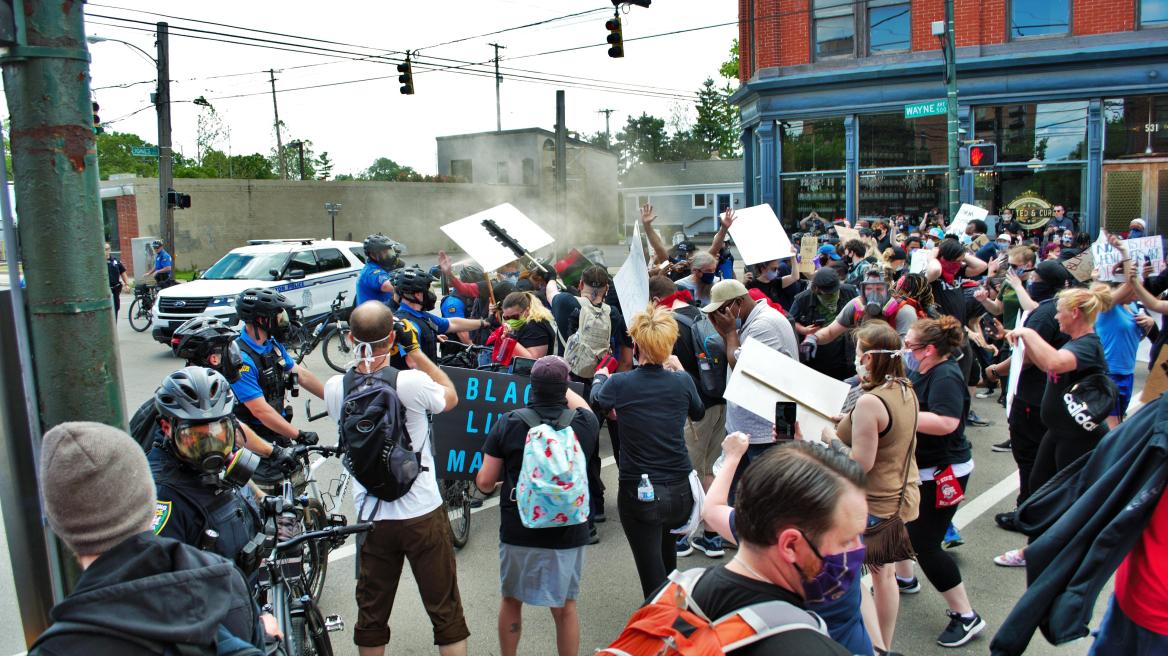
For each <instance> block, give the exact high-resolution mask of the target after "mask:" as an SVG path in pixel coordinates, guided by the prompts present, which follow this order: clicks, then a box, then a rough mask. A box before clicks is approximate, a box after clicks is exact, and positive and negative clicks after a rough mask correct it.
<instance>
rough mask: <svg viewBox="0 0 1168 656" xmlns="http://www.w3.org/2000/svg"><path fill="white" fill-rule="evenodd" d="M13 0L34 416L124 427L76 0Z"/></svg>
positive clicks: (11, 72) (15, 117)
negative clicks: (18, 27)
mask: <svg viewBox="0 0 1168 656" xmlns="http://www.w3.org/2000/svg"><path fill="white" fill-rule="evenodd" d="M23 4H24V8H23V11H21V9H20V8H19V7H20V3H17V7H18V8H17V12H18V14H20V15H22V16H23V19H24V28H25V35H26V38H25V40H24V42H23V44H22V45H18V46H14V47H12V48H10V49H9V51H8V54H7V55H5V56H4V57H2V58H0V66H2V68H3V76H4V91H5V95H6V96H7V100H8V111H9V114H10V116H11V117H12V126H11V133H10V139H11V148H12V170H13V179H14V181H15V186H16V205H17V208H18V209H19V216H20V224H19V226H18V236H19V239H20V260H21V262H22V264H23V265H24V274H25V295H24V299H25V308H24V310H25V315H26V317H27V322H28V333H29V342H30V344H31V351H32V354H31V355H32V369H33V381H34V383H35V386H36V412H37V414H38V415H39V422H36V423H38V424H39V429H40V432H41V433H43V432H44V431H46V430H48V429H49V428H52V427H53V426H56V425H57V424H60V423H62V422H66V421H82V420H84V421H96V422H101V423H104V424H108V425H110V426H117V427H119V428H122V429H123V430H124V429H125V428H126V418H125V411H124V407H125V404H124V403H123V392H122V375H121V366H120V364H119V362H118V355H117V340H116V335H115V326H114V318H113V299H112V297H111V295H110V288H109V284H108V281H107V276H106V269H105V262H104V256H103V253H102V242H103V241H104V238H105V234H104V228H103V223H102V215H101V200H100V194H99V189H98V188H99V184H98V173H97V145H96V138H95V135H94V133H93V111H92V107H91V105H90V102H91V101H90V80H89V52H88V50H87V49H86V45H85V26H84V19H83V17H82V12H81V8H82V4H81V3H79V2H73V1H70V0H57V1H55V2H50V1H40V0H24V2H23ZM18 20H19V18H18ZM37 451H38V452H39V447H38V449H37ZM58 564H59V568H58V569H59V570H60V571H58V572H54V575H55V576H57V575H59V576H60V579H58V580H59V581H60V586H61V587H60V589H58V591H57V594H58V595H59V594H60V593H61V592H64V593H68V592H69V591H70V590H72V589H73V587H74V585H75V584H76V581H77V577H78V575H79V570H78V569H77V568H76V564H75V563H74V562H73V561H72V559H71V558H63V559H61V560H60V561H58Z"/></svg>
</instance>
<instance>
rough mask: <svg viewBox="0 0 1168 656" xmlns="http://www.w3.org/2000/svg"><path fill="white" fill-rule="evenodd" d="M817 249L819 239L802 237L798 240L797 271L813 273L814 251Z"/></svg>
mask: <svg viewBox="0 0 1168 656" xmlns="http://www.w3.org/2000/svg"><path fill="white" fill-rule="evenodd" d="M818 249H819V239H818V238H816V237H803V238H802V239H800V240H799V272H800V273H815V251H817V250H818Z"/></svg>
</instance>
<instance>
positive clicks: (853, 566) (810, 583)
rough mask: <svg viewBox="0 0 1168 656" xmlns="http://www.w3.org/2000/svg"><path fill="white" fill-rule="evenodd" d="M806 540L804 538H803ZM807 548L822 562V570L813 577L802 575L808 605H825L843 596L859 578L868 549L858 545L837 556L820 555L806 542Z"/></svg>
mask: <svg viewBox="0 0 1168 656" xmlns="http://www.w3.org/2000/svg"><path fill="white" fill-rule="evenodd" d="M804 539H806V536H804ZM807 546H809V547H811V551H812V553H814V554H815V555H816V556H817V557H818V558H819V559H820V560H821V561H823V569H822V570H820V572H819V573H818V574H816V575H815V576H813V577H810V578H808V577H807V575H806V574H803V572H802V568H800V574H803V577H802V578H803V581H802V583H803V593H804V595H805V596H806V598H807V603H808V604H826V603H829V602H832V601H836V600H837V599H839V598H840V597H842V596H844V594H846V593H847V591H848V590H850V589H851V588H852V585H854V584H855V582H856V579H858V578H859V577H860V566H861V565H863V564H864V554H866V553H867V551H868V549H867V547H865V546H864V545H860V546H859V547H858V548H856V549H852V550H851V551H844V552H841V553H837V554H828V555H826V556H824V555H821V554H820V553H819V550H818V549H816V548H815V545H814V544H811V540H807Z"/></svg>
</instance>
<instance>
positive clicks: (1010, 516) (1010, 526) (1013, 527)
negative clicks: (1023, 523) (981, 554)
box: [994, 512, 1022, 533]
mask: <svg viewBox="0 0 1168 656" xmlns="http://www.w3.org/2000/svg"><path fill="white" fill-rule="evenodd" d="M994 521H995V522H997V523H998V526H999V527H1000V528H1004V529H1006V530H1007V531H1014V532H1015V533H1021V532H1022V531H1020V530H1018V522H1017V519H1016V518H1015V517H1014V513H1013V512H1004V513H998V514H996V515H994Z"/></svg>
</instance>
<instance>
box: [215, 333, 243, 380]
mask: <svg viewBox="0 0 1168 656" xmlns="http://www.w3.org/2000/svg"><path fill="white" fill-rule="evenodd" d="M242 366H243V355H242V354H240V352H239V345H238V344H236V343H235V342H231V343H230V344H228V345H227V346H224V347H222V348H221V349H220V350H219V366H218V367H211V368H213V369H215V370H217V371H218V372H219V373H221V374H223V377H224V378H226V379H227V382H229V383H238V382H239V379H240V378H241V377H242V376H243V374H242V373H240V371H239V369H240V367H242Z"/></svg>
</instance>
